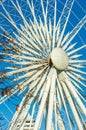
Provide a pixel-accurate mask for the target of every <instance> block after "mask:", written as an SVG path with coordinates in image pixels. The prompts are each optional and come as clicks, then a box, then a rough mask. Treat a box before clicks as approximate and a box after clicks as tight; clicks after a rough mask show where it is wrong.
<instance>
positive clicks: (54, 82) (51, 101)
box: [47, 70, 57, 130]
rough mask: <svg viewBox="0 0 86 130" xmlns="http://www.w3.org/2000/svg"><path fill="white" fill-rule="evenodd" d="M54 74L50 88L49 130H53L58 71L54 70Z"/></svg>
mask: <svg viewBox="0 0 86 130" xmlns="http://www.w3.org/2000/svg"><path fill="white" fill-rule="evenodd" d="M54 71H55V72H54V74H53V75H52V78H51V88H50V96H49V107H48V119H47V130H51V127H52V126H51V125H52V117H53V105H54V93H55V85H56V78H57V74H56V70H54Z"/></svg>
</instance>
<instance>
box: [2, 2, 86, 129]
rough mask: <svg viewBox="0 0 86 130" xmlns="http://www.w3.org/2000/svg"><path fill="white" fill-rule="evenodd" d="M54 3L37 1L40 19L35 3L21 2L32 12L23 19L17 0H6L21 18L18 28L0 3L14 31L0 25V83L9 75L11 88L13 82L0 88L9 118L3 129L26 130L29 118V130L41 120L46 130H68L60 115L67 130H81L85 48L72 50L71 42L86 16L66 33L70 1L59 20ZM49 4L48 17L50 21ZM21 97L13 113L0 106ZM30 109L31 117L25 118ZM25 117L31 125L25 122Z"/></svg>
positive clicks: (85, 83)
mask: <svg viewBox="0 0 86 130" xmlns="http://www.w3.org/2000/svg"><path fill="white" fill-rule="evenodd" d="M21 1H23V0H21ZM58 1H59V0H54V1H52V0H50V1H49V0H47V1H45V0H40V2H39V3H40V12H41V14H40V15H39V16H37V14H36V11H37V10H35V7H34V0H33V1H30V0H26V1H23V2H26V4H27V7H28V10H29V11H30V13H31V18H30V19H29V21H28V20H27V19H26V18H25V16H24V13H23V9H22V8H21V5H20V4H19V2H20V0H16V2H15V1H13V0H9V2H10V4H11V5H10V6H12V7H13V8H14V9H15V10H16V12H17V13H18V15H19V17H21V19H22V23H20V24H19V25H17V24H16V22H15V19H13V17H12V15H11V13H9V11H8V9H7V8H6V6H5V5H4V3H5V2H6V1H5V2H4V3H2V2H1V7H2V9H3V11H4V13H3V11H2V12H0V15H1V16H2V17H3V19H5V20H6V21H7V22H8V23H9V24H10V25H11V27H13V28H14V30H15V31H13V32H12V33H9V31H8V30H7V29H6V28H5V27H4V26H3V25H0V30H1V31H2V32H3V33H0V36H2V37H3V38H4V39H5V40H4V42H1V44H0V46H1V49H2V51H1V52H0V61H1V62H3V63H4V62H6V63H8V66H7V67H6V72H1V74H0V79H1V80H3V79H6V78H11V77H13V79H12V81H11V82H10V84H11V83H12V82H13V83H14V87H13V86H11V87H10V88H9V87H4V89H3V87H2V89H1V97H0V104H3V103H4V104H5V106H6V107H7V108H8V109H9V111H10V112H11V113H12V114H13V118H12V121H11V122H10V123H9V128H7V129H9V130H26V129H28V130H29V129H30V125H31V124H32V122H33V120H34V125H33V128H31V130H32V129H33V130H39V129H40V126H41V124H42V122H45V123H44V125H45V130H52V129H54V130H59V129H60V130H67V127H66V125H65V123H64V122H65V120H64V119H63V117H62V114H61V112H62V111H64V113H65V115H66V120H67V121H68V129H70V130H72V129H73V128H74V127H75V129H79V130H84V129H85V125H84V124H85V121H84V119H85V118H86V107H85V105H86V103H85V102H86V99H85V97H84V94H82V91H83V93H84V91H85V87H86V79H85V76H86V72H85V70H86V67H85V65H86V60H85V59H82V57H81V56H82V53H83V51H82V50H85V49H86V44H84V45H82V46H80V47H77V45H78V43H74V42H73V40H74V38H75V37H76V36H77V35H78V33H79V31H80V30H81V29H82V27H84V26H85V24H86V12H85V10H84V9H83V10H84V13H85V15H84V16H83V18H82V19H81V20H79V22H78V23H77V24H76V25H75V26H74V27H73V29H72V30H71V31H67V32H66V28H67V24H68V22H69V17H70V15H71V12H72V8H73V5H74V2H75V0H66V2H65V4H64V3H63V5H64V8H63V10H62V11H61V15H60V17H59V19H57V5H58ZM36 2H37V0H36ZM52 2H53V14H52V15H51V17H49V7H50V6H51V7H52ZM76 2H77V3H78V1H76ZM78 4H79V3H78ZM81 51H82V52H81ZM4 56H5V57H4ZM3 57H4V58H3ZM22 93H23V95H24V96H22V100H21V103H20V104H19V105H16V112H15V114H14V113H13V112H12V110H11V109H10V107H9V106H8V105H7V104H6V103H5V102H6V100H7V99H10V98H11V97H13V96H14V95H15V94H17V96H20V95H21V94H22ZM31 107H32V113H31V116H29V111H30V109H31ZM37 107H38V111H37V114H36V118H35V119H34V114H35V112H36V108H37ZM69 111H71V112H69ZM29 117H31V118H29ZM29 119H30V122H29V123H28V124H27V122H28V120H29ZM72 119H73V121H72ZM29 124H30V125H29ZM75 124H76V125H75ZM26 125H28V127H27V128H26Z"/></svg>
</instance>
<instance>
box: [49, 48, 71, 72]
mask: <svg viewBox="0 0 86 130" xmlns="http://www.w3.org/2000/svg"><path fill="white" fill-rule="evenodd" d="M51 61H52V63H53V65H54V66H55V67H56V68H57V69H58V70H64V69H66V68H67V66H68V61H69V59H68V56H67V54H66V52H65V51H64V50H63V49H62V48H54V49H53V50H52V53H51Z"/></svg>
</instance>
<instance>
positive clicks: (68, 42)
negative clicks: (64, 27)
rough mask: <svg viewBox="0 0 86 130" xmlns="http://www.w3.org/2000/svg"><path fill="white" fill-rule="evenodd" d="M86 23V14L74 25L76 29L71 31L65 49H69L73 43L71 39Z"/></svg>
mask: <svg viewBox="0 0 86 130" xmlns="http://www.w3.org/2000/svg"><path fill="white" fill-rule="evenodd" d="M85 23H86V16H84V17H83V18H82V19H81V21H80V22H79V23H78V24H77V25H76V26H75V27H74V29H73V30H72V31H71V32H70V35H69V37H68V39H67V42H66V43H65V45H64V49H67V47H68V45H69V44H70V43H71V41H72V40H73V38H74V37H75V36H76V35H77V34H78V32H79V31H80V29H81V28H82V27H83V26H84V24H85Z"/></svg>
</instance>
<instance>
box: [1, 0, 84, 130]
mask: <svg viewBox="0 0 86 130" xmlns="http://www.w3.org/2000/svg"><path fill="white" fill-rule="evenodd" d="M8 1H9V0H6V3H5V5H6V6H7V5H9V2H8ZM30 1H31V0H30ZM34 1H35V0H34ZM57 1H58V4H57V8H58V9H57V10H60V11H62V9H63V4H64V3H65V0H63V1H62V3H63V4H62V3H61V2H59V0H57ZM60 1H61V0H60ZM77 2H78V3H77ZM77 2H75V3H74V6H73V8H72V11H73V13H72V12H71V15H70V18H69V22H68V25H67V28H66V31H65V34H66V33H67V32H68V31H71V30H72V29H73V27H72V25H71V24H70V23H72V24H73V26H75V25H76V24H77V23H78V22H79V20H80V19H82V18H83V16H84V15H86V0H77ZM19 3H20V4H21V0H19ZM21 6H22V7H23V8H24V9H23V8H22V10H23V11H25V9H26V10H28V11H27V12H25V17H26V19H27V20H28V22H29V19H30V18H32V17H31V15H30V10H29V9H27V7H25V5H21ZM35 6H36V9H37V8H38V7H39V6H37V5H36V4H35ZM8 10H9V11H10V12H11V15H12V14H15V16H13V17H14V20H15V21H16V22H17V24H18V26H19V24H20V23H21V24H22V20H21V19H19V15H18V14H17V12H15V11H14V10H13V9H12V8H11V7H9V8H8ZM40 10H41V9H40V7H39V11H38V13H39V14H40V13H41V12H40ZM0 12H3V10H2V8H0ZM50 13H51V12H50ZM52 15H53V13H52ZM52 15H51V17H52ZM59 16H60V13H59V11H58V12H57V19H58V18H59ZM0 25H2V26H3V27H4V28H5V29H6V30H12V26H11V25H10V24H9V23H8V22H6V21H5V20H4V19H3V17H2V16H1V15H0ZM0 33H2V32H1V30H0ZM79 35H80V36H79ZM79 35H77V36H76V37H75V38H74V41H76V42H78V44H77V46H81V45H82V44H84V43H85V44H86V24H85V26H84V27H83V28H82V29H81V31H80V32H79ZM80 37H81V38H82V39H81V38H80ZM0 51H1V50H0ZM82 53H83V54H84V55H83V58H84V59H85V57H86V54H85V53H86V52H85V51H83V52H82ZM7 65H8V64H5V63H2V62H1V63H0V71H2V70H4V67H5V66H7ZM8 83H9V84H10V80H8ZM5 84H6V85H7V82H6V83H5ZM11 85H12V84H11ZM1 87H4V86H2V85H1ZM15 97H16V95H15ZM15 97H12V98H11V99H10V100H7V101H6V104H8V106H9V108H10V109H11V110H12V111H13V113H14V112H15V104H19V103H20V101H21V98H22V96H21V97H20V99H19V98H18V99H17V97H16V98H15ZM0 111H1V112H3V113H4V114H5V116H6V117H7V119H8V120H11V119H12V116H13V115H12V113H10V112H9V110H8V109H7V107H6V106H5V105H4V104H2V105H0ZM41 130H44V122H43V123H42V126H41Z"/></svg>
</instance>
